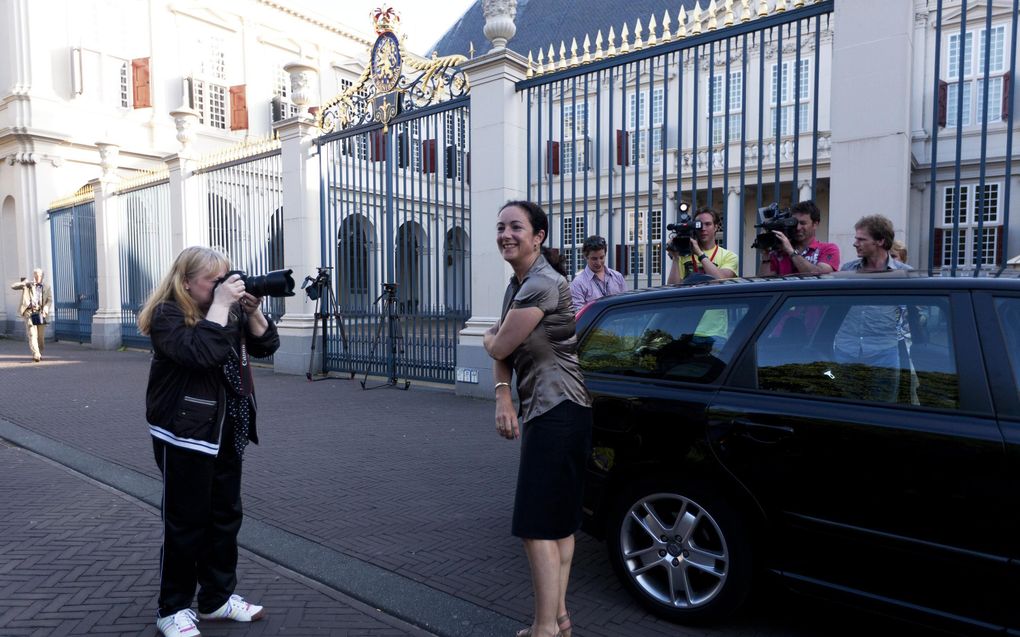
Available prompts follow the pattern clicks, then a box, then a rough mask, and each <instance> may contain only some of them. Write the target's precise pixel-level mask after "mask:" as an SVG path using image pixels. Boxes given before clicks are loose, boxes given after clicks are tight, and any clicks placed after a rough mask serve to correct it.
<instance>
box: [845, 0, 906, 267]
mask: <svg viewBox="0 0 1020 637" xmlns="http://www.w3.org/2000/svg"><path fill="white" fill-rule="evenodd" d="M879 16H881V17H879ZM834 24H836V25H838V26H837V28H838V31H839V33H838V34H837V35H836V37H834V38H833V47H832V77H833V78H838V80H839V81H834V82H832V98H831V99H832V116H831V117H832V177H831V192H830V199H829V241H832V242H834V243H836V244H837V245H838V246H839V249H840V254H841V255H842V257H843V258H842V259H841V261H847V260H849V256H848V255H853V254H854V253H855V252H854V249H853V236H854V223H855V222H856V221H857V219H859V218H860V217H861V216H862V215H863V214H865V212H863V211H862V208H861V203H862V193H867V197H866V199H867V201H868V202H870V209H869V210H868V212H870V211H872V210H874V212H881V214H884V215H885V216H887V217H889V218H890V219H891V220H892V222H893V225H894V226H895V227H896V228H897V229H900V230H902V229H903V228H905V227H906V221H907V209H908V206H909V198H910V165H911V153H910V132H911V129H912V127H913V126H912V123H911V117H910V113H911V104H912V97H911V94H910V92H911V87H912V85H913V77H912V73H913V71H912V66H913V61H914V60H913V58H914V52H913V47H914V45H915V44H917V45H918V46H923V45H924V42H923V41H922V42H917V43H915V42H914V41H913V39H914V34H915V31H914V12H913V7H912V3H910V2H887V1H885V0H855V1H854V2H837V3H836V6H835V17H834ZM862 86H867V87H868V89H867V90H861V87H862ZM876 96H881V97H876Z"/></svg>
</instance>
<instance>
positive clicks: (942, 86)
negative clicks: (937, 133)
mask: <svg viewBox="0 0 1020 637" xmlns="http://www.w3.org/2000/svg"><path fill="white" fill-rule="evenodd" d="M948 104H949V84H947V83H946V82H945V81H944V80H939V128H945V127H946V110H947V106H948Z"/></svg>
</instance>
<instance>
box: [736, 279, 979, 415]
mask: <svg viewBox="0 0 1020 637" xmlns="http://www.w3.org/2000/svg"><path fill="white" fill-rule="evenodd" d="M951 327H952V326H951V322H950V317H949V300H948V298H945V297H891V296H877V297H862V296H844V297H811V298H809V299H808V298H791V299H788V300H787V301H786V302H785V303H784V304H783V306H782V307H781V308H780V311H779V312H778V313H777V314H776V315H775V316H774V317H773V318H772V320H771V321H770V322H769V324H768V325H767V326H766V328H765V330H764V331H763V332H762V333H761V335H760V336H759V337H758V340H757V341H756V342H755V355H756V361H757V371H758V388H759V389H763V390H768V391H777V392H784V393H791V394H807V395H810V396H817V397H832V398H848V399H851V400H861V401H867V402H880V403H897V404H903V405H913V406H917V407H937V408H943V409H953V408H956V407H958V406H959V395H960V389H959V378H958V375H957V372H956V363H955V360H956V359H955V357H954V354H953V346H952V338H951V335H952V331H951Z"/></svg>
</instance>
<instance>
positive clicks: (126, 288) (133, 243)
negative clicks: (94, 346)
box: [117, 180, 175, 347]
mask: <svg viewBox="0 0 1020 637" xmlns="http://www.w3.org/2000/svg"><path fill="white" fill-rule="evenodd" d="M117 197H119V198H120V206H119V214H120V219H119V223H118V229H119V241H118V247H119V251H120V258H119V261H120V308H121V310H120V313H121V341H122V342H123V343H124V344H125V345H130V346H134V347H149V346H150V340H149V337H148V336H144V335H142V334H140V333H139V332H138V312H139V311H140V310H141V309H142V306H143V305H144V304H145V301H146V300H147V299H148V298H149V295H150V294H151V293H152V290H153V288H155V286H156V284H158V283H159V281H160V279H161V278H162V277H163V275H164V274H165V273H166V272H167V271H168V270H169V269H170V264H171V263H172V262H173V259H174V256H175V255H174V254H173V252H172V250H173V248H172V245H171V233H170V227H171V222H170V184H169V182H168V181H165V180H160V181H157V182H155V183H151V184H146V185H144V186H139V187H137V188H130V187H129V188H125V189H123V190H120V191H118V192H117Z"/></svg>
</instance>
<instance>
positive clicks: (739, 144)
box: [517, 0, 833, 287]
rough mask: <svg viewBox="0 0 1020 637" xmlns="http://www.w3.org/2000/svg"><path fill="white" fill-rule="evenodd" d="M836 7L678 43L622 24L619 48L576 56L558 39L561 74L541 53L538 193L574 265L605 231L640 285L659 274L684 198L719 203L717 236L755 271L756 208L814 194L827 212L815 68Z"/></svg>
mask: <svg viewBox="0 0 1020 637" xmlns="http://www.w3.org/2000/svg"><path fill="white" fill-rule="evenodd" d="M832 11H833V2H832V0H823V1H821V2H817V3H815V4H812V5H808V6H806V7H803V8H797V9H793V10H787V11H785V12H774V13H773V14H772V15H768V16H765V17H759V18H757V19H753V20H749V21H747V22H739V23H736V24H734V25H733V26H730V27H727V28H724V29H718V30H710V31H706V32H703V33H702V32H699V33H691V34H688V35H686V37H684V38H682V39H673V38H672V37H671V36H670V34H669V32H668V28H667V27H665V26H664V27H663V30H662V31H660V32H658V33H657V32H656V30H655V27H654V25H653V26H652V28H651V29H650V31H651V33H650V35H651V37H650V38H649V42H650V43H651V42H655V41H656V40H657V38H658V39H659V40H662V43H659V44H656V45H654V46H651V45H647V46H646V45H645V43H644V42H642V41H641V40H640V36H638V37H637V38H635V40H634V41H633V42H628V40H627V36H626V34H624V37H623V39H622V41H621V45H620V50H619V51H617V49H616V42H614V41H613V40H612V39H611V40H610V41H609V47H608V48H607V49H606V50H603V49H602V45H601V41H599V42H598V43H597V46H598V49H597V50H596V52H595V55H594V58H595V60H594V61H592V62H590V63H587V64H580V65H579V64H578V56H577V55H576V53H575V55H574V56H573V58H572V59H570V60H568V59H567V58H566V55H565V52H564V49H562V48H561V50H560V60H559V63H556V62H555V61H554V59H553V53H554V51H553V50H552V49H551V48H550V51H549V64H550V65H551V67H552V68H554V69H555V70H554V71H553V72H551V73H550V72H547V71H548V69H547V68H546V67H545V66H543V62H542V61H541V60H542V58H540V62H539V65H540V66H539V69H538V71H539V74H538V76H536V77H531V78H529V79H526V80H523V81H521V82H519V83H518V84H517V90H518V91H519V92H523V93H524V96H525V101H526V104H527V139H528V142H527V179H528V185H529V189H530V196H531V197H532V198H533V199H534V200H535V201H537V202H538V203H540V204H541V205H542V206H543V207H544V208H545V209H546V211H547V212H548V213H549V214H550V222H551V224H550V225H551V237H550V241H551V245H552V246H553V247H555V248H557V249H559V250H560V251H561V252H562V253H563V255H564V256H565V257H566V258H567V263H568V269H570V270H572V271H578V270H580V269H582V268H583V267H584V261H583V258H582V257H581V244H582V242H583V240H584V237H585V236H587V235H591V234H599V235H602V236H604V237H606V239H607V241H608V243H609V250H608V254H607V257H608V262H609V265H610V266H611V267H613V268H615V269H618V270H620V271H621V272H623V273H624V274H625V275H626V276H627V278H628V281H629V283H630V285H631V286H632V287H644V286H650V285H658V284H662V283H664V282H665V280H666V275H667V269H668V268H667V266H668V261H667V259H668V257H667V255H666V254H665V252H664V250H663V247H662V246H663V241H664V240H665V239H666V236H667V233H666V232H665V226H666V224H667V223H670V222H671V221H672V219H674V218H675V215H676V206H677V204H678V202H681V201H683V202H686V203H688V204H690V205H691V206H692V207H693V208H695V209H696V208H698V207H701V206H708V207H711V208H714V209H716V210H717V211H719V212H720V213H721V215H722V217H723V222H724V223H723V227H724V230H726V236H725V237H724V238H723V239H722V241H721V243H722V244H724V245H726V244H727V243H729V244H730V245H729V246H728V247H729V248H730V249H731V250H734V251H735V252H737V253H738V255H740V256H741V259H740V272H739V273H740V274H745V273H747V274H753V273H754V271H755V266H756V265H757V263H758V262H759V258H758V257H759V255H757V254H756V253H755V251H754V250H752V249H751V248H750V246H749V244H750V243H751V232H750V231H749V229H750V228H751V227H752V226H753V224H754V222H755V218H756V211H757V209H758V208H761V207H763V206H765V205H768V204H769V203H772V202H779V203H780V204H781V205H782V206H784V207H786V206H788V205H790V204H792V203H796V202H797V201H800V200H803V199H806V198H811V199H814V200H816V201H817V202H819V204H820V206H821V207H822V208H823V209H825V208H827V203H826V202H827V200H828V169H829V164H828V159H829V149H830V146H831V144H830V135H829V133H828V130H829V129H828V125H829V123H828V101H827V100H828V90H827V89H828V87H827V86H825V87H822V86H821V84H822V83H823V82H827V78H828V77H829V74H828V73H824V74H823V73H820V72H819V70H820V67H822V66H823V65H824V66H828V65H829V56H828V55H823V54H822V52H823V48H825V47H823V41H824V42H826V43H827V42H828V41H829V39H830V38H831V35H832V31H831V25H830V20H831V13H832ZM713 19H714V18H713ZM682 28H684V29H686V25H682ZM698 28H699V30H700V27H698ZM631 46H634V47H635V48H636V49H638V50H633V51H630V50H629V49H630V47H631ZM584 57H585V58H590V57H591V55H590V52H589V50H588V48H587V45H586V48H585V50H584ZM825 229H826V226H825V225H824V224H823V227H822V231H823V232H824V231H825ZM749 264H750V265H749Z"/></svg>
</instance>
